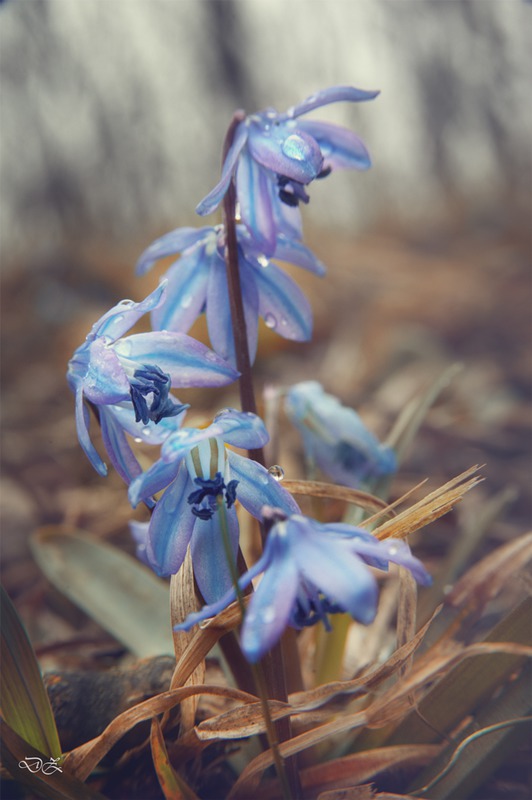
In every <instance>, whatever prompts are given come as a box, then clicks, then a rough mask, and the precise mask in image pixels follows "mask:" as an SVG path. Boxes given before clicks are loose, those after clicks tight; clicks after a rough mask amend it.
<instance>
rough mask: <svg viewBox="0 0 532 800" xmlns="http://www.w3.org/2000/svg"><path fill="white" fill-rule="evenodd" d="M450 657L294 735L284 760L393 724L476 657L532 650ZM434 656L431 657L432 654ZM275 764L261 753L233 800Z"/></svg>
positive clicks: (425, 663) (457, 650) (476, 649)
mask: <svg viewBox="0 0 532 800" xmlns="http://www.w3.org/2000/svg"><path fill="white" fill-rule="evenodd" d="M448 650H449V652H448V654H447V655H446V656H442V657H441V658H433V657H425V658H424V659H422V660H421V661H420V662H419V663H418V664H417V665H416V666H415V668H414V669H413V670H412V672H411V673H410V674H409V675H408V677H407V678H405V679H403V680H401V681H400V682H399V683H397V684H395V685H394V686H392V687H391V688H390V689H388V690H387V691H386V692H384V694H382V695H381V696H380V697H378V698H376V699H375V700H374V701H373V702H372V703H371V704H370V705H369V706H368V707H367V708H365V709H364V711H358V712H356V713H354V714H346V715H344V716H343V717H339V718H338V719H334V720H332V721H330V722H327V723H325V724H323V725H320V726H319V727H317V728H313V729H311V730H309V731H305V732H304V733H301V734H299V735H298V736H294V737H293V738H292V739H290V741H288V742H283V743H282V744H281V745H280V752H281V755H282V756H283V758H287V757H289V756H292V755H295V754H296V753H299V752H301V751H302V750H306V749H307V748H309V747H313V746H314V745H317V744H320V743H321V742H324V741H325V740H326V739H327V738H328V737H330V736H336V735H338V734H342V733H345V732H347V731H349V730H354V729H356V728H360V727H362V726H368V727H375V728H380V727H384V726H385V725H387V724H388V723H390V722H393V721H396V720H397V719H401V718H402V717H403V716H404V715H405V714H406V713H408V711H410V710H411V708H412V700H411V698H412V697H414V696H418V695H420V694H422V693H423V692H424V691H425V692H426V691H427V690H428V688H430V686H431V685H432V683H433V682H434V680H436V679H437V678H438V677H439V676H440V675H442V674H444V673H446V672H447V671H449V670H450V669H452V668H453V667H454V666H456V665H457V664H460V663H461V662H462V661H463V660H464V659H466V658H471V657H472V656H476V655H493V654H495V653H509V654H511V655H521V656H527V657H532V647H527V646H524V645H518V644H512V643H508V642H494V643H489V644H488V643H481V644H473V645H469V646H468V647H463V645H462V644H459V643H454V646H451V645H449V646H448ZM428 655H429V656H430V654H428ZM272 763H273V759H272V754H271V750H267V751H265V752H264V753H261V754H260V755H259V756H257V757H256V758H254V759H253V761H251V762H250V763H249V764H248V765H247V767H246V768H245V769H244V770H243V772H242V774H241V775H240V777H239V779H238V780H237V782H236V783H235V785H234V786H233V789H232V791H231V794H230V796H229V797H230V799H231V800H236V798H244V797H249V796H251V794H254V793H255V791H256V788H257V786H258V783H259V781H260V778H261V775H262V773H263V772H264V770H265V769H267V768H268V767H269V766H271V765H272Z"/></svg>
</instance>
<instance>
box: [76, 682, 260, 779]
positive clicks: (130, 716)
mask: <svg viewBox="0 0 532 800" xmlns="http://www.w3.org/2000/svg"><path fill="white" fill-rule="evenodd" d="M196 694H216V695H221V696H222V697H228V698H230V699H231V700H237V701H240V702H243V703H250V702H255V701H256V699H257V698H256V697H254V696H253V695H250V694H248V693H247V692H241V691H240V690H239V689H231V688H229V687H227V686H209V685H207V684H206V685H204V686H183V687H181V688H180V689H173V690H171V691H168V692H163V693H162V694H159V695H157V696H156V697H151V698H150V699H149V700H145V701H144V702H143V703H139V704H138V705H136V706H133V708H129V709H128V710H127V711H124V712H123V713H122V714H120V715H119V716H118V717H116V718H115V719H114V720H113V721H112V722H111V723H110V724H109V725H108V726H107V728H106V729H105V730H104V731H103V733H101V734H100V736H97V737H96V738H94V739H91V740H90V741H89V742H86V743H85V744H83V745H81V746H80V747H76V749H75V750H72V751H71V752H70V753H69V754H68V755H67V757H66V759H65V762H64V769H65V772H68V773H69V774H71V775H75V776H76V777H78V778H79V779H80V780H85V779H86V778H87V777H88V776H89V775H90V773H91V772H92V770H93V769H94V767H95V766H96V765H97V764H98V763H99V762H100V761H101V760H102V758H103V757H104V756H105V755H106V754H107V753H108V752H109V750H110V749H111V747H113V745H115V744H116V743H117V742H118V741H119V739H121V738H122V736H124V735H125V734H126V733H127V732H128V731H129V730H131V728H134V727H135V725H138V723H139V722H143V721H144V720H147V719H151V718H152V717H155V716H158V715H159V714H163V713H164V712H166V711H170V709H172V708H175V706H176V705H178V704H179V703H181V702H182V701H183V700H184V699H186V698H187V697H192V696H194V695H196Z"/></svg>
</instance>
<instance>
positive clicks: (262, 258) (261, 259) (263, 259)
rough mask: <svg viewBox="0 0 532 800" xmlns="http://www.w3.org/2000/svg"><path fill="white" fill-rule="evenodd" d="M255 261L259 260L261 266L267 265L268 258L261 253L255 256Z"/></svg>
mask: <svg viewBox="0 0 532 800" xmlns="http://www.w3.org/2000/svg"><path fill="white" fill-rule="evenodd" d="M257 261H258V262H259V264H260V265H261V267H267V266H268V264H269V263H270V259H269V258H268V256H265V255H263V254H262V253H261V255H260V256H257Z"/></svg>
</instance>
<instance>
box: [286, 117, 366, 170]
mask: <svg viewBox="0 0 532 800" xmlns="http://www.w3.org/2000/svg"><path fill="white" fill-rule="evenodd" d="M298 124H299V126H300V127H301V128H302V129H303V130H305V131H306V132H307V133H309V134H310V135H311V136H313V137H314V138H315V139H316V141H317V142H318V144H319V146H320V150H321V152H322V154H323V165H324V167H332V169H358V170H366V169H369V168H370V167H371V158H370V155H369V153H368V151H367V149H366V145H365V144H364V142H363V141H362V139H360V138H359V137H358V136H357V135H356V134H355V133H353V132H352V131H350V130H348V129H347V128H342V127H340V126H338V125H331V124H329V123H327V122H314V121H310V120H301V121H300V122H299V123H298Z"/></svg>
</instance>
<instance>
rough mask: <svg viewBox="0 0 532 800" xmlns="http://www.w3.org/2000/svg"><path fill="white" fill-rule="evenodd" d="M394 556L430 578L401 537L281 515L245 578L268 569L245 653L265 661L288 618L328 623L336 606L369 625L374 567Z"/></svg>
mask: <svg viewBox="0 0 532 800" xmlns="http://www.w3.org/2000/svg"><path fill="white" fill-rule="evenodd" d="M390 562H391V563H395V564H399V565H401V566H402V567H405V568H406V569H408V570H410V572H411V573H412V575H413V576H414V578H415V579H416V581H417V582H418V583H420V584H422V585H428V584H429V583H430V582H431V579H430V576H429V574H428V573H427V571H426V570H425V568H424V566H423V565H422V563H421V562H420V561H419V560H418V559H417V558H415V557H414V556H413V555H412V554H411V552H410V548H409V547H408V545H407V544H406V543H405V542H403V541H401V540H395V539H386V540H385V541H379V540H378V539H376V538H375V537H374V536H372V535H371V534H370V533H368V532H367V531H365V530H363V529H361V528H356V527H354V526H352V525H345V524H342V523H334V524H328V525H322V524H320V523H319V522H316V521H315V520H313V519H309V518H308V517H303V516H301V514H295V515H292V516H289V517H288V518H287V519H285V520H281V521H279V522H277V523H276V524H275V525H274V526H273V527H272V529H271V531H270V533H269V534H268V538H267V540H266V546H265V548H264V552H263V554H262V556H261V557H260V559H259V560H258V561H257V563H256V564H255V565H254V566H253V567H251V569H249V570H248V571H247V572H246V573H245V574H244V575H243V576H242V577H241V578H240V580H239V586H240V589H241V590H244V589H245V588H246V587H247V586H249V584H250V583H251V581H252V580H253V579H254V578H255V577H257V576H258V575H259V574H261V573H263V575H262V579H261V581H260V583H259V585H258V588H257V590H256V591H255V593H254V594H253V595H252V597H251V600H250V603H249V606H248V609H247V612H246V615H245V618H244V624H243V626H242V635H241V646H242V650H243V652H244V654H245V656H246V658H247V659H248V660H249V661H251V662H255V661H258V660H259V659H260V658H261V657H262V656H263V655H264V654H265V653H266V652H267V651H268V650H269V649H270V648H271V647H273V645H274V644H275V643H276V642H277V641H278V639H279V637H280V636H281V634H282V633H283V631H284V629H285V628H286V626H287V625H291V626H292V627H294V628H301V627H304V626H307V625H313V624H314V623H316V622H318V621H320V620H321V621H322V622H323V623H324V624H325V626H326V628H328V629H329V627H330V626H329V622H328V615H329V614H332V613H337V612H347V613H349V614H351V616H352V617H353V618H354V619H355V620H357V621H358V622H361V623H362V624H363V625H369V623H371V622H372V621H373V619H374V618H375V614H376V612H377V604H378V598H379V591H378V584H377V581H376V579H375V576H374V575H373V574H372V572H371V570H370V569H368V567H369V566H371V567H376V568H377V569H383V570H386V569H387V568H388V564H389V563H390ZM235 599H236V592H235V589H234V588H233V589H231V590H230V591H228V592H227V594H226V595H224V597H222V598H221V599H220V600H219V601H218V602H216V603H212V604H210V605H207V606H205V607H204V608H203V609H202V610H201V611H199V612H197V613H195V614H190V615H189V616H188V617H187V619H186V620H185V621H184V622H183V623H182V624H181V625H178V626H176V630H189V629H190V628H191V627H192V626H193V625H195V624H196V623H198V622H201V621H202V620H205V619H208V618H209V617H213V616H215V615H216V614H218V613H219V612H220V611H222V610H223V609H224V608H225V607H226V606H227V605H228V604H229V603H231V602H232V601H233V600H235Z"/></svg>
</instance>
